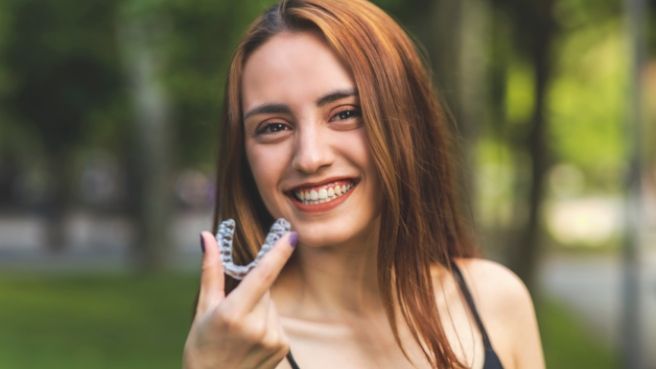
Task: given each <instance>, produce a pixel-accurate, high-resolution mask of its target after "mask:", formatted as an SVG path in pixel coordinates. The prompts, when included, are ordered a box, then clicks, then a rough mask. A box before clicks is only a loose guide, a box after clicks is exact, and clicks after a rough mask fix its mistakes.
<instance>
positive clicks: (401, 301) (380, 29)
mask: <svg viewBox="0 0 656 369" xmlns="http://www.w3.org/2000/svg"><path fill="white" fill-rule="evenodd" d="M285 31H286V32H301V31H310V32H316V33H317V34H319V35H320V36H321V37H322V38H323V40H324V41H325V42H326V44H327V45H328V46H329V47H330V48H331V49H332V51H333V52H334V53H335V55H337V57H338V58H339V59H341V61H342V62H343V63H344V65H346V66H347V68H349V69H350V72H351V73H352V76H353V78H354V82H355V85H356V89H357V93H358V96H359V100H360V105H361V106H360V108H361V113H362V119H363V124H364V127H365V130H366V134H367V137H368V141H369V145H370V151H371V157H372V158H373V160H374V164H375V168H376V171H377V175H378V177H379V179H380V183H381V189H382V200H383V201H381V204H382V206H381V214H380V216H381V225H380V235H379V236H380V237H379V240H380V244H379V250H378V260H377V263H378V280H379V285H380V293H381V296H382V298H383V302H384V304H385V309H386V313H387V317H388V320H389V323H390V326H391V328H392V330H393V332H394V336H395V339H396V341H397V344H398V345H399V346H400V347H401V349H402V350H403V352H404V353H405V352H406V351H405V349H404V348H403V345H402V343H401V342H400V338H399V334H398V328H397V319H396V314H395V306H398V307H399V310H400V312H401V314H402V317H403V319H405V321H406V322H407V324H408V326H409V327H410V329H411V331H412V332H413V335H414V339H415V340H416V341H417V343H418V344H419V345H420V347H421V348H422V350H423V352H424V354H425V356H426V359H427V360H428V361H429V362H430V363H431V364H432V366H433V367H436V368H458V367H463V366H462V364H461V363H459V362H458V360H457V358H456V356H455V354H454V352H453V350H452V349H451V347H450V345H449V343H448V341H447V338H446V335H445V333H444V330H443V329H442V325H441V323H440V318H439V312H438V308H437V304H436V301H435V294H434V290H433V288H434V286H433V282H432V276H431V267H432V266H434V265H435V264H439V265H442V266H444V267H446V268H447V269H451V263H452V261H453V259H454V258H458V257H470V256H473V255H474V253H475V251H474V248H473V246H472V242H470V238H469V235H470V232H468V231H467V229H466V228H467V227H466V226H465V224H466V223H465V222H464V220H463V218H462V217H461V215H460V214H461V213H460V211H459V205H460V202H459V199H458V191H457V186H456V182H457V181H456V175H455V170H454V168H453V166H454V165H453V163H454V158H453V156H452V152H451V151H452V146H453V145H452V144H453V139H452V136H451V134H450V132H449V127H448V119H447V115H446V114H445V110H444V108H443V107H442V105H441V104H440V103H439V101H438V99H437V95H436V93H435V90H434V88H433V86H432V83H431V80H430V75H429V73H428V70H427V68H426V67H425V65H424V62H423V59H422V58H421V57H420V54H419V52H418V51H417V49H416V47H415V45H414V43H413V42H412V41H411V39H410V38H409V37H408V35H407V34H406V32H405V31H404V30H403V29H402V28H401V27H400V26H399V25H398V24H397V23H396V22H395V21H394V20H393V19H392V18H391V17H390V16H389V15H387V14H386V13H385V12H384V11H382V10H381V9H379V8H378V7H376V6H375V5H373V4H372V3H370V2H368V1H366V0H283V1H281V2H280V3H279V4H277V5H275V6H273V7H272V8H270V9H269V10H268V11H266V12H265V13H264V14H263V15H261V16H260V17H259V18H258V19H256V20H255V21H254V23H253V24H252V25H251V26H250V28H249V29H248V31H247V33H246V35H245V36H244V38H243V39H242V41H241V43H240V44H239V46H238V47H237V50H236V52H235V54H234V57H233V60H232V63H231V65H230V70H229V75H228V79H227V85H226V93H225V102H224V118H223V124H222V126H221V127H220V135H219V140H220V147H219V160H218V163H219V166H218V181H217V196H216V207H215V217H214V219H215V223H214V229H215V231H216V227H217V223H218V220H219V219H225V218H235V219H238V222H237V229H236V231H235V255H234V257H235V259H236V260H238V261H240V262H242V263H245V262H248V261H250V260H252V258H253V257H254V255H255V254H256V253H257V250H258V248H259V247H260V245H261V244H262V241H263V239H264V236H265V234H266V229H267V228H268V227H269V226H270V225H271V223H272V222H273V219H272V216H271V215H270V214H269V212H268V211H267V209H266V208H265V206H264V203H263V201H262V199H261V197H260V195H259V193H258V190H257V187H256V185H255V182H254V179H253V176H252V174H251V171H250V168H249V164H248V161H247V159H246V154H245V148H244V130H243V121H242V115H243V112H242V105H241V91H240V85H241V78H242V73H243V67H244V65H245V62H246V60H247V59H248V57H249V56H250V55H251V54H252V53H253V51H254V50H255V49H257V48H258V47H259V46H261V45H262V44H264V43H265V42H266V41H267V40H269V39H270V38H271V37H272V36H274V35H276V34H278V33H280V32H285ZM234 286H235V281H228V286H227V288H228V290H230V289H231V288H234Z"/></svg>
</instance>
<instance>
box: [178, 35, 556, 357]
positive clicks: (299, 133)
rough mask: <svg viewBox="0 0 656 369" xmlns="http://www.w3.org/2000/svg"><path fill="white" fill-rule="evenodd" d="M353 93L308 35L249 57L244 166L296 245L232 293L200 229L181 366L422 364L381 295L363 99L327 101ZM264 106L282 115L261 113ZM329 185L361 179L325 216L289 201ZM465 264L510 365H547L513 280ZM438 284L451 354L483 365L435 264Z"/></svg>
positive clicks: (455, 296)
mask: <svg viewBox="0 0 656 369" xmlns="http://www.w3.org/2000/svg"><path fill="white" fill-rule="evenodd" d="M353 90H354V82H353V79H352V77H351V76H350V74H349V72H348V70H347V69H346V68H345V67H344V66H343V65H342V64H341V63H340V62H339V60H338V59H337V58H336V57H335V55H334V54H333V53H332V52H331V50H330V49H329V48H328V47H327V46H326V45H325V44H324V43H323V42H322V40H321V39H320V38H319V37H317V36H315V35H313V34H311V33H306V32H301V33H288V32H284V33H281V34H278V35H276V36H274V37H273V38H272V39H270V40H269V41H267V42H266V43H265V44H264V45H262V46H261V47H260V48H258V49H257V50H256V51H255V52H254V53H253V54H252V55H251V56H250V58H249V59H248V61H247V62H246V65H245V70H244V76H243V80H242V93H243V95H242V97H243V111H244V112H245V120H244V124H245V132H246V138H245V145H246V152H247V156H248V160H249V164H250V166H251V170H252V172H253V175H254V178H255V180H256V183H257V185H258V189H259V191H260V194H261V196H262V198H263V200H264V202H265V205H266V206H267V209H268V210H269V211H270V212H271V214H272V215H274V217H285V218H286V219H288V220H289V221H290V222H291V223H292V225H293V227H294V229H295V230H296V231H297V232H298V236H299V245H298V247H297V248H296V249H295V248H294V247H292V246H290V244H289V236H287V237H283V238H282V239H281V240H280V241H279V242H278V244H276V246H275V247H274V248H273V249H272V250H271V252H270V253H269V254H267V256H266V257H265V258H264V259H263V260H262V261H261V262H260V264H259V265H258V266H257V267H256V268H255V269H254V270H253V271H252V272H251V273H250V274H249V275H248V276H247V277H246V278H245V279H244V280H243V281H242V283H241V284H240V286H238V287H237V288H236V289H235V290H234V291H233V292H232V293H231V294H230V295H228V296H226V295H225V292H224V290H223V282H224V279H223V278H224V277H223V267H222V265H221V263H220V258H219V255H218V249H217V246H216V241H215V240H214V238H213V236H212V235H211V234H210V233H208V232H203V233H202V235H201V236H202V238H203V240H204V243H205V248H206V252H205V254H204V257H203V267H202V275H201V292H200V297H199V304H198V308H197V314H196V318H195V320H194V322H193V324H192V328H191V330H190V332H189V336H188V338H187V342H186V344H185V353H184V367H185V368H187V369H206V368H207V369H209V368H251V369H252V368H278V369H280V368H289V365H288V363H287V361H286V360H284V356H285V354H286V352H287V351H288V350H289V348H290V347H291V348H292V351H293V353H294V356H295V358H296V360H297V362H298V363H299V365H300V366H301V367H302V368H303V369H308V368H310V369H318V368H401V367H412V365H414V366H415V367H416V368H429V365H428V363H427V362H426V360H425V359H424V357H423V354H422V353H421V350H420V348H419V347H418V345H417V344H416V343H415V342H414V340H413V339H412V336H411V333H410V331H409V329H408V327H407V326H406V325H405V324H404V322H403V320H402V319H400V320H399V322H400V335H401V341H402V342H403V345H404V348H405V349H406V351H407V353H408V356H409V357H410V360H411V361H412V364H410V362H408V359H407V358H406V357H405V356H404V355H403V353H402V351H401V350H400V349H399V347H398V345H397V344H396V342H395V340H394V337H393V335H392V331H391V329H390V327H389V323H388V321H387V317H386V316H385V314H384V310H383V305H382V301H381V298H380V296H379V294H378V284H377V279H376V273H377V268H376V250H377V245H378V240H377V234H378V227H379V217H378V215H377V214H378V206H377V204H378V203H379V201H380V200H379V199H378V197H377V195H376V194H378V193H379V191H378V188H379V187H378V186H379V185H378V183H377V180H376V176H375V172H374V169H373V165H372V163H371V160H370V155H369V152H368V149H367V147H368V144H367V138H366V135H365V133H364V129H363V127H362V122H361V121H360V117H359V114H358V111H359V110H358V109H359V106H358V100H357V95H349V94H348V93H346V94H344V93H340V94H335V92H348V91H353ZM326 97H330V98H326ZM271 105H275V106H276V107H277V108H276V109H261V108H262V107H263V106H269V107H270V106H271ZM281 107H283V108H284V109H281ZM273 110H275V111H273ZM336 177H339V178H351V179H357V186H355V187H354V189H353V190H352V192H351V194H350V196H349V197H348V198H347V199H346V201H344V202H343V203H341V204H339V205H338V206H336V207H334V208H332V209H329V210H326V211H321V212H307V211H303V210H301V209H299V208H298V207H297V206H295V205H294V203H293V202H292V201H291V199H290V197H289V190H290V189H292V188H295V187H297V186H299V185H302V184H307V183H316V182H320V181H323V180H325V179H328V178H336ZM292 255H293V256H292ZM459 265H460V266H461V269H462V270H463V272H464V274H465V278H466V279H467V283H468V286H469V288H470V290H471V291H472V293H473V295H474V299H475V302H476V305H477V308H478V310H479V313H480V315H481V317H482V319H483V322H484V324H485V326H486V328H487V330H488V334H489V335H490V339H491V341H492V345H493V346H494V349H495V351H496V352H497V354H498V356H499V357H500V359H501V361H502V363H503V365H504V367H505V368H508V369H512V368H531V369H540V368H544V359H543V356H542V349H541V345H540V338H539V333H538V328H537V322H536V318H535V314H534V310H533V306H532V302H531V299H530V296H529V294H528V292H527V290H526V288H525V287H524V286H523V284H522V283H521V282H520V281H519V279H518V278H517V277H516V276H515V275H514V274H512V273H511V272H510V271H509V270H507V269H506V268H504V267H503V266H500V265H498V264H496V263H493V262H489V261H485V260H481V259H468V260H460V261H459ZM433 276H434V282H435V283H434V287H435V294H436V298H437V306H438V309H439V312H440V316H441V319H442V325H443V327H444V329H445V332H446V334H447V337H448V339H449V342H450V344H451V347H452V349H453V350H454V352H455V353H456V355H457V356H458V357H459V359H460V360H461V361H462V362H463V363H464V364H466V365H467V367H471V368H481V367H482V365H483V346H482V341H481V336H480V332H479V331H478V329H477V328H476V325H475V323H474V321H473V319H472V316H471V313H470V312H469V310H468V308H467V307H466V305H465V303H464V300H462V298H461V295H460V292H459V289H458V287H457V285H456V284H455V281H454V280H453V278H452V276H451V275H450V274H449V273H447V272H446V271H445V270H443V269H442V268H441V267H439V266H436V267H435V268H434V270H433Z"/></svg>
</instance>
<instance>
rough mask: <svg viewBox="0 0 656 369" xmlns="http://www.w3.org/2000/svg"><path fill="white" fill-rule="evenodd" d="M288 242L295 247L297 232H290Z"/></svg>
mask: <svg viewBox="0 0 656 369" xmlns="http://www.w3.org/2000/svg"><path fill="white" fill-rule="evenodd" d="M289 244H290V245H291V246H292V248H296V244H298V233H296V232H291V234H290V235H289Z"/></svg>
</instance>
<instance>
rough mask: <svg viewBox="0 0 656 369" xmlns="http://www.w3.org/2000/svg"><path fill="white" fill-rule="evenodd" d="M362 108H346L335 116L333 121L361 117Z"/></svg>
mask: <svg viewBox="0 0 656 369" xmlns="http://www.w3.org/2000/svg"><path fill="white" fill-rule="evenodd" d="M360 115H361V114H360V109H346V110H342V111H340V112H338V113H337V114H335V115H334V116H333V118H332V119H331V121H335V120H347V119H350V118H357V117H360Z"/></svg>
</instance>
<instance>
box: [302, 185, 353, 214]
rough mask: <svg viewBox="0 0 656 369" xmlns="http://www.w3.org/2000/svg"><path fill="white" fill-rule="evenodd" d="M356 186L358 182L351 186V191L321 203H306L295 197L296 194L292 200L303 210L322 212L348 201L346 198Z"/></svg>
mask: <svg viewBox="0 0 656 369" xmlns="http://www.w3.org/2000/svg"><path fill="white" fill-rule="evenodd" d="M356 186H357V184H355V185H353V187H351V188H350V189H349V191H348V192H347V193H345V194H343V195H342V196H340V197H338V198H336V199H333V200H330V201H326V202H322V203H320V204H304V203H302V202H301V201H299V200H298V199H297V198H295V197H293V196H294V195H292V196H291V200H292V203H293V204H294V205H295V206H296V207H297V208H298V209H299V210H301V211H304V212H308V213H320V212H323V211H328V210H331V209H333V208H335V207H336V206H338V205H339V204H341V203H343V202H344V201H346V199H347V198H348V197H349V196H351V194H352V193H353V191H354V190H355V187H356Z"/></svg>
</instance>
